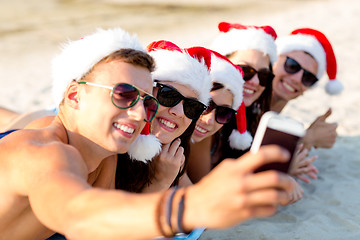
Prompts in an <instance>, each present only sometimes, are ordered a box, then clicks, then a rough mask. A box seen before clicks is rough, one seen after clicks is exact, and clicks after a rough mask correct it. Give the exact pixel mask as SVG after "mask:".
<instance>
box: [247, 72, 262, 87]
mask: <svg viewBox="0 0 360 240" xmlns="http://www.w3.org/2000/svg"><path fill="white" fill-rule="evenodd" d="M247 82H248V84H251V85H253V86H258V85H259V84H260V81H259V76H258V74H257V73H256V74H255V75H254V76H253V77H252V78H251V79H250V80H249V81H247Z"/></svg>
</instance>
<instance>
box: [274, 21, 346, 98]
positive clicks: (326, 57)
mask: <svg viewBox="0 0 360 240" xmlns="http://www.w3.org/2000/svg"><path fill="white" fill-rule="evenodd" d="M276 45H277V51H278V54H279V55H280V54H283V53H287V52H292V51H299V50H301V51H304V52H307V53H309V54H310V55H311V56H313V57H314V59H315V61H316V62H317V64H318V70H317V74H316V77H317V78H318V79H320V78H321V77H322V76H323V74H324V73H325V70H326V72H327V74H328V77H329V80H330V81H329V82H328V83H327V84H326V86H325V90H326V92H327V93H329V94H338V93H340V92H341V91H342V90H343V88H344V86H343V85H342V83H341V82H340V81H339V80H337V79H336V72H337V66H336V59H335V54H334V51H333V48H332V46H331V44H330V42H329V40H328V39H327V38H326V36H325V35H324V34H323V33H321V32H319V31H317V30H314V29H311V28H300V29H296V30H294V31H292V32H291V33H290V35H289V36H285V37H281V38H279V39H278V40H277V41H276Z"/></svg>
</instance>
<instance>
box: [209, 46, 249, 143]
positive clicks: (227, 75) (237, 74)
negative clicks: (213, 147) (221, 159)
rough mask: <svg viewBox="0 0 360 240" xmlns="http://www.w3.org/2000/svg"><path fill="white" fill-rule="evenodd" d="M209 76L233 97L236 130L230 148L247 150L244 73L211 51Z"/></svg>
mask: <svg viewBox="0 0 360 240" xmlns="http://www.w3.org/2000/svg"><path fill="white" fill-rule="evenodd" d="M210 76H211V79H212V81H213V82H217V83H221V84H222V85H224V88H225V89H228V90H229V91H230V92H231V93H232V95H233V104H232V109H234V110H235V111H237V113H236V125H237V129H234V130H233V132H232V133H231V135H230V137H229V143H230V146H231V147H232V148H235V149H240V150H245V149H247V148H249V147H250V145H251V142H252V137H251V134H250V133H249V132H248V131H247V130H246V112H245V105H244V102H243V85H244V79H243V76H244V73H243V71H242V69H241V68H240V67H238V66H236V65H234V64H233V63H232V62H231V61H230V60H229V59H228V58H226V57H224V56H223V55H221V54H220V53H218V52H215V51H212V56H211V71H210Z"/></svg>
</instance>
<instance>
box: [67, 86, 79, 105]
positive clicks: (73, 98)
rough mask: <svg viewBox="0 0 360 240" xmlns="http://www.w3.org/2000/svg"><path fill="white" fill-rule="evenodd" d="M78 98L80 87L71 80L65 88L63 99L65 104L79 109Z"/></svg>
mask: <svg viewBox="0 0 360 240" xmlns="http://www.w3.org/2000/svg"><path fill="white" fill-rule="evenodd" d="M79 100H80V88H79V83H77V82H76V81H72V82H71V83H70V84H69V86H68V87H67V89H66V92H65V96H64V101H65V104H66V105H68V106H70V107H72V108H74V109H79Z"/></svg>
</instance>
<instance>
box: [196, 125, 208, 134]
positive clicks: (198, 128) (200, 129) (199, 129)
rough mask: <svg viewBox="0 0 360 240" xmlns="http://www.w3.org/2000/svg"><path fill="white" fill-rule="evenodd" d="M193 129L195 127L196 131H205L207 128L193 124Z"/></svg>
mask: <svg viewBox="0 0 360 240" xmlns="http://www.w3.org/2000/svg"><path fill="white" fill-rule="evenodd" d="M195 129H196V130H197V131H199V132H200V133H206V132H207V130H205V129H203V128H201V127H199V126H198V125H196V126H195Z"/></svg>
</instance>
